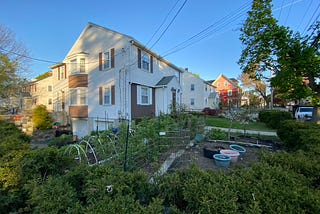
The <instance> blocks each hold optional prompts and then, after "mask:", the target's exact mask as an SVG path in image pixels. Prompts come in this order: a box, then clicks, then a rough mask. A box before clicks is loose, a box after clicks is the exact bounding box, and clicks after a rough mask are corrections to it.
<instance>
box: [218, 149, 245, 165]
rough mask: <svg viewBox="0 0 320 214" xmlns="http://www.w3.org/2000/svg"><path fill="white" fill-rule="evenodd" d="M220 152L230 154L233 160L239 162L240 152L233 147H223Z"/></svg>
mask: <svg viewBox="0 0 320 214" xmlns="http://www.w3.org/2000/svg"><path fill="white" fill-rule="evenodd" d="M220 154H224V155H228V156H230V157H231V162H237V161H238V157H239V155H240V153H239V152H238V151H235V150H231V149H222V150H220Z"/></svg>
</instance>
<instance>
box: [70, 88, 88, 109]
mask: <svg viewBox="0 0 320 214" xmlns="http://www.w3.org/2000/svg"><path fill="white" fill-rule="evenodd" d="M86 104H87V89H84V88H73V89H70V105H86Z"/></svg>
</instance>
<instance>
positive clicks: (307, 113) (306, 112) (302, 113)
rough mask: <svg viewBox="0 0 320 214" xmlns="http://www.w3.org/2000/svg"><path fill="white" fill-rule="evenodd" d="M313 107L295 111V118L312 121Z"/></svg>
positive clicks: (301, 107) (300, 108) (304, 107)
mask: <svg viewBox="0 0 320 214" xmlns="http://www.w3.org/2000/svg"><path fill="white" fill-rule="evenodd" d="M312 112H313V107H306V106H300V107H298V108H297V109H296V111H295V114H294V116H295V118H296V119H297V120H311V118H312Z"/></svg>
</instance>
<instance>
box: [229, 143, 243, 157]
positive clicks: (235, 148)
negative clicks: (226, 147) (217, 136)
mask: <svg viewBox="0 0 320 214" xmlns="http://www.w3.org/2000/svg"><path fill="white" fill-rule="evenodd" d="M230 149H231V150H234V151H238V152H239V153H240V155H243V154H244V153H246V152H247V150H246V149H245V148H244V147H243V146H239V145H236V144H231V145H230Z"/></svg>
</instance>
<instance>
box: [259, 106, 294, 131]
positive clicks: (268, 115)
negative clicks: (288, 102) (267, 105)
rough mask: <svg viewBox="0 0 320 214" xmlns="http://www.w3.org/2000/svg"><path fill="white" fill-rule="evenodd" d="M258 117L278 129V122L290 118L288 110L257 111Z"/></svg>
mask: <svg viewBox="0 0 320 214" xmlns="http://www.w3.org/2000/svg"><path fill="white" fill-rule="evenodd" d="M258 119H259V121H260V122H263V123H265V124H266V125H267V126H268V127H270V128H272V129H278V128H279V126H280V122H281V121H284V120H290V119H292V115H291V113H290V112H286V111H280V110H263V111H260V112H259V115H258Z"/></svg>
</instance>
